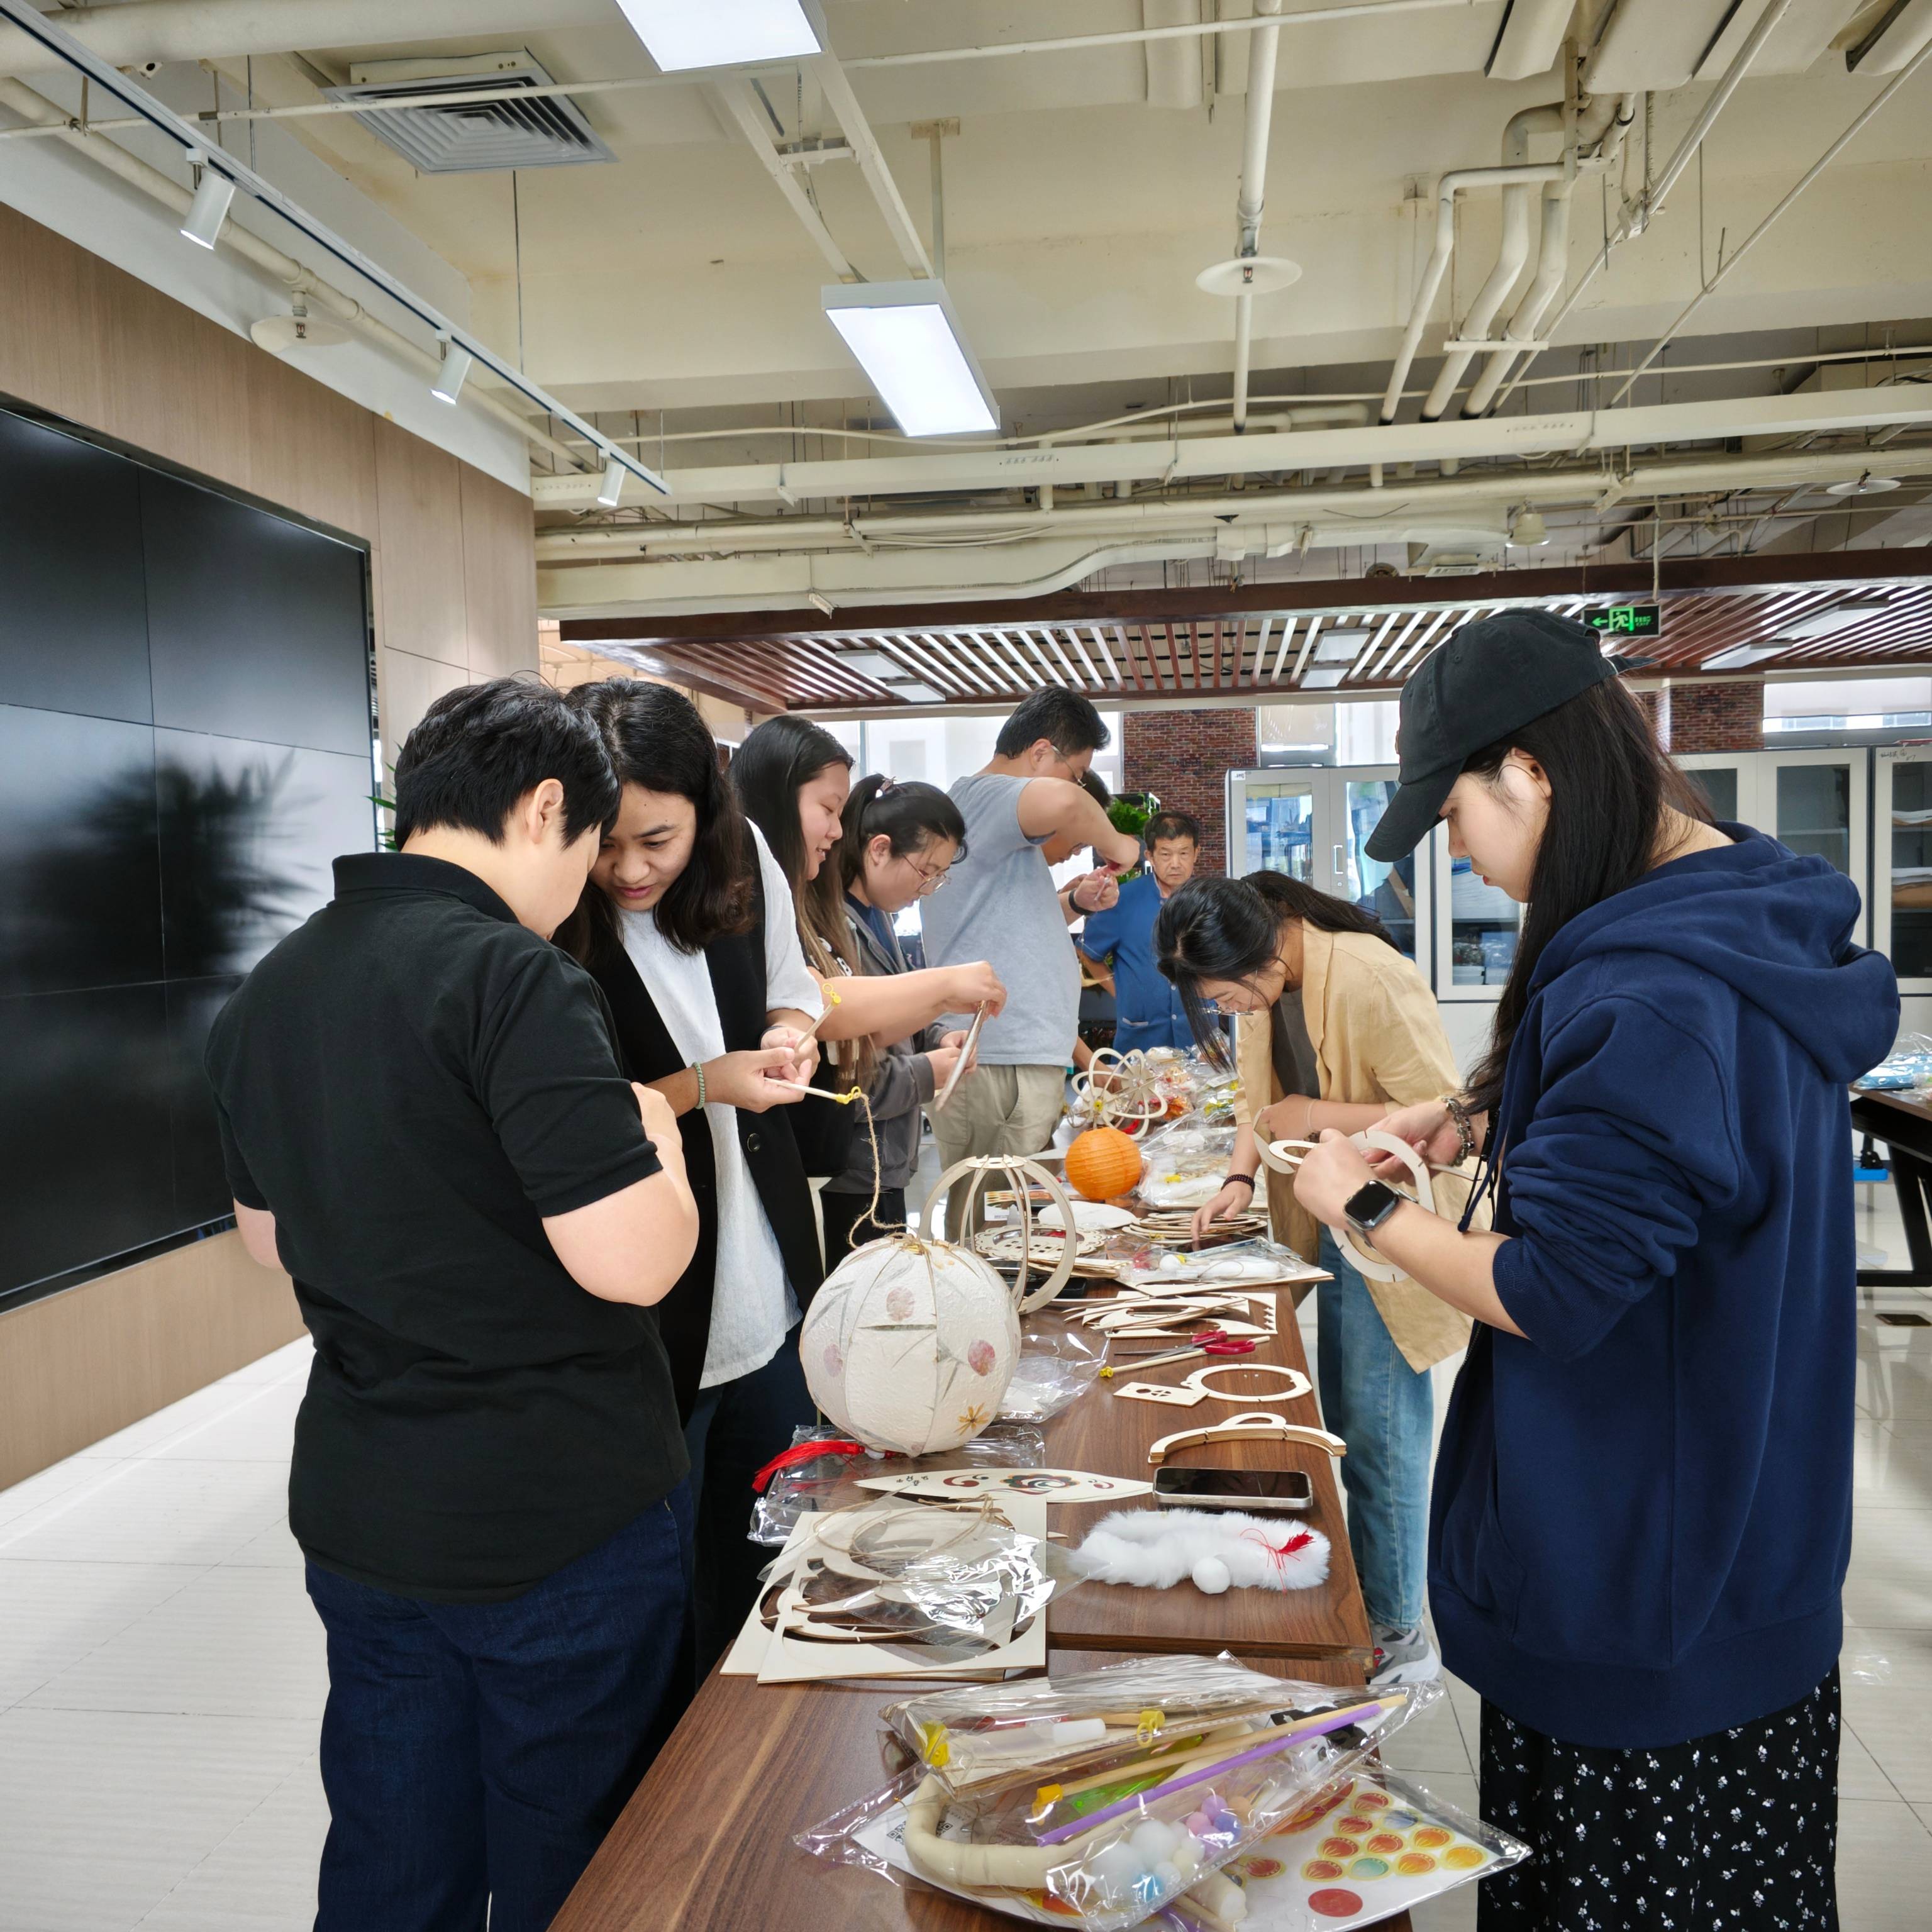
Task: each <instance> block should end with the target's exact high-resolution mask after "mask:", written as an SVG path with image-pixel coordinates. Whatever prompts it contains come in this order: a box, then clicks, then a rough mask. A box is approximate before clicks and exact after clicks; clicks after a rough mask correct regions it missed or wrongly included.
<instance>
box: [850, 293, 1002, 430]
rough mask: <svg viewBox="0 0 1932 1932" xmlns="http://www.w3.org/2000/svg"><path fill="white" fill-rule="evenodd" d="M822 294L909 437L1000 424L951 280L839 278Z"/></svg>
mask: <svg viewBox="0 0 1932 1932" xmlns="http://www.w3.org/2000/svg"><path fill="white" fill-rule="evenodd" d="M819 299H820V302H822V304H823V306H824V309H825V314H826V320H829V322H830V323H831V324H832V327H833V328H834V329H837V330H838V333H839V334H840V335H841V336H843V337H844V340H845V346H846V347H847V348H848V349H850V350H851V352H852V353H853V355H854V356H856V357H857V358H858V360H859V367H860V368H862V369H863V370H864V371H865V374H866V376H867V377H868V378H869V380H871V384H872V386H873V388H874V389H876V390H877V392H878V394H879V398H880V401H882V402H883V404H885V406H886V408H887V409H889V410H890V411H891V412H892V418H893V420H894V421H895V422H897V423H898V426H899V428H901V430H903V431H904V432H905V434H907V436H961V435H967V434H972V433H973V432H974V431H980V432H982V433H983V432H986V431H990V430H995V429H998V428H999V425H1000V419H999V413H998V410H995V407H993V398H992V392H990V391H989V389H987V387H986V380H985V378H984V377H982V376H981V374H980V370H979V366H978V365H977V363H975V362H974V360H973V354H972V351H971V350H970V349H968V347H967V346H966V337H965V332H964V331H963V330H962V329H961V328H960V326H959V318H958V317H956V315H955V314H953V305H952V302H950V299H948V298H947V293H946V285H945V284H944V282H941V281H937V280H932V281H922V282H854V283H846V282H834V283H832V284H831V285H830V286H829V287H826V288H823V289H821V290H820V292H819Z"/></svg>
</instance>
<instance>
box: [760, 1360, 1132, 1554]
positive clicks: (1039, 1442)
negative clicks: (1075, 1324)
mask: <svg viewBox="0 0 1932 1932" xmlns="http://www.w3.org/2000/svg"><path fill="white" fill-rule="evenodd" d="M1094 1373H1095V1374H1096V1375H1097V1374H1098V1373H1100V1371H1099V1370H1098V1369H1097V1368H1096V1370H1095V1371H1094ZM1068 1400H1072V1398H1071V1397H1069V1398H1068ZM849 1441H850V1438H848V1437H846V1436H842V1435H841V1433H840V1432H839V1431H838V1430H836V1429H834V1428H833V1427H831V1425H830V1424H827V1423H820V1424H816V1425H814V1427H811V1428H800V1429H795V1430H793V1432H792V1442H793V1447H795V1448H802V1446H803V1445H805V1444H807V1443H810V1442H827V1443H839V1442H849ZM1045 1462H1046V1434H1045V1433H1044V1432H1043V1430H1041V1429H1040V1427H1038V1426H1037V1423H1035V1422H1033V1421H1026V1420H1021V1421H1004V1420H1003V1421H997V1422H995V1423H994V1424H992V1426H991V1427H989V1428H987V1429H983V1430H981V1431H980V1433H979V1434H978V1435H977V1436H974V1438H973V1439H972V1440H971V1442H962V1444H960V1445H959V1448H956V1449H941V1450H935V1451H934V1452H933V1454H931V1455H930V1456H895V1455H892V1454H889V1453H888V1452H887V1451H884V1450H881V1449H865V1448H861V1449H859V1450H856V1451H853V1450H852V1449H850V1448H844V1449H829V1450H828V1451H826V1454H823V1455H822V1456H814V1457H810V1458H808V1459H807V1460H802V1461H800V1462H796V1463H789V1464H787V1466H786V1467H784V1469H780V1470H778V1471H776V1472H775V1473H774V1474H773V1475H772V1478H771V1480H770V1481H769V1483H768V1484H766V1487H765V1489H764V1491H763V1494H761V1495H760V1496H757V1498H755V1499H754V1502H753V1503H752V1506H751V1528H750V1529H749V1531H748V1532H747V1534H748V1535H749V1536H750V1538H751V1541H753V1542H754V1543H763V1544H769V1545H770V1546H771V1547H772V1548H774V1549H777V1548H779V1547H782V1546H783V1544H784V1542H785V1541H786V1540H787V1538H789V1537H790V1535H791V1533H792V1532H793V1529H795V1528H796V1526H797V1524H798V1521H799V1518H800V1517H805V1516H809V1515H811V1514H813V1513H814V1511H821V1510H835V1509H850V1508H853V1507H855V1506H856V1505H859V1504H862V1503H867V1502H875V1501H877V1492H875V1491H873V1490H862V1489H861V1488H859V1479H860V1478H862V1477H867V1476H886V1475H893V1476H897V1475H910V1474H913V1473H914V1472H918V1471H921V1470H926V1469H1039V1468H1040V1466H1042V1465H1043V1463H1045Z"/></svg>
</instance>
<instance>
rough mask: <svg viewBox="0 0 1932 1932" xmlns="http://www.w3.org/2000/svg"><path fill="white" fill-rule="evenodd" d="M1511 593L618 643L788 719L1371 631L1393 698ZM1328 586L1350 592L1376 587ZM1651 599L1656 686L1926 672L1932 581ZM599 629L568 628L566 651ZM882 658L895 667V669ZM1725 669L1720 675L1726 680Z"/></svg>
mask: <svg viewBox="0 0 1932 1932" xmlns="http://www.w3.org/2000/svg"><path fill="white" fill-rule="evenodd" d="M1834 560H1835V559H1834ZM1795 561H1796V562H1799V563H1809V562H1817V561H1818V559H1795ZM1509 582H1510V580H1508V579H1505V578H1488V579H1485V580H1483V589H1484V592H1487V594H1484V595H1469V597H1467V598H1457V596H1456V595H1455V592H1454V588H1452V586H1451V585H1450V584H1448V583H1421V582H1416V581H1413V580H1412V581H1410V582H1409V583H1408V585H1407V586H1406V588H1407V589H1408V592H1409V595H1408V597H1407V598H1406V599H1404V600H1403V601H1400V602H1395V601H1392V600H1391V598H1390V597H1389V596H1388V595H1387V594H1386V591H1385V586H1384V585H1382V583H1377V584H1376V586H1375V589H1376V592H1378V593H1380V594H1379V595H1376V596H1375V597H1373V598H1365V599H1364V600H1363V601H1357V602H1348V601H1338V602H1336V603H1333V604H1329V605H1328V606H1327V607H1324V608H1322V609H1318V610H1311V609H1308V608H1307V607H1303V608H1301V609H1277V610H1261V611H1259V612H1254V611H1250V610H1232V611H1229V610H1222V611H1217V612H1214V613H1212V614H1205V615H1202V616H1192V617H1190V616H1167V615H1160V616H1156V615H1151V614H1150V615H1145V616H1141V615H1128V614H1124V613H1117V614H1097V615H1096V616H1093V617H1088V618H1084V619H1079V620H1078V621H1070V620H1066V619H1053V620H1049V621H1040V620H1038V619H1032V618H1028V619H1026V620H1025V621H1021V620H1020V619H1019V617H1018V616H1017V615H1016V616H1013V617H1010V618H1009V617H1003V618H1001V619H999V620H998V621H994V622H976V623H971V624H964V625H962V624H959V623H956V622H948V623H944V624H938V623H935V625H933V626H932V627H931V628H928V627H927V626H926V625H923V624H920V623H918V622H907V621H904V616H905V613H894V616H895V622H893V624H892V626H891V628H872V627H871V625H868V623H867V622H866V621H865V613H864V612H862V611H858V610H854V611H851V612H849V613H839V616H838V619H837V621H836V625H833V624H832V623H828V624H826V625H823V626H822V627H819V628H813V629H810V630H798V631H781V632H769V631H767V632H763V633H760V634H756V635H747V636H743V637H736V638H730V639H726V638H722V637H716V636H689V635H686V636H676V635H673V634H664V633H666V632H668V631H670V629H671V628H672V623H673V622H675V620H671V621H670V622H666V623H665V624H664V625H663V627H662V630H661V631H660V629H659V628H658V626H655V625H652V624H651V623H649V622H645V621H643V620H639V621H638V622H637V625H636V629H637V632H638V634H637V636H635V637H634V638H632V639H629V640H624V641H625V643H627V644H628V647H629V648H631V649H634V650H635V651H637V652H646V653H648V654H649V656H650V657H651V658H652V659H654V660H656V661H660V662H661V663H662V664H664V666H665V667H667V669H670V670H673V672H675V671H676V670H679V669H682V670H685V671H688V673H689V674H690V675H691V677H692V678H693V679H695V680H697V681H699V682H709V685H710V686H711V688H730V690H731V691H733V692H737V693H748V694H758V695H762V696H763V697H764V698H765V699H766V700H767V701H769V702H770V703H773V704H775V705H776V706H778V707H780V708H782V709H792V710H808V711H847V710H885V709H892V708H895V707H897V706H904V708H907V709H926V708H929V707H930V706H931V703H932V700H929V699H920V700H908V699H907V698H906V697H904V694H903V691H902V690H901V687H902V686H904V685H908V684H913V683H916V684H919V685H924V686H926V688H928V689H929V690H930V691H936V692H938V694H940V695H939V702H940V703H941V704H943V705H946V706H995V705H1001V706H1004V705H1008V704H1012V703H1017V702H1018V701H1019V700H1020V699H1022V698H1023V697H1025V696H1027V695H1028V694H1029V693H1030V692H1032V691H1041V690H1046V689H1049V688H1063V689H1067V690H1073V691H1082V692H1084V693H1085V694H1086V695H1087V696H1088V697H1091V698H1093V699H1094V700H1095V701H1096V702H1097V703H1121V702H1123V701H1125V702H1127V703H1130V704H1131V703H1133V702H1134V701H1135V700H1136V699H1146V700H1160V699H1166V700H1170V701H1171V700H1175V699H1186V698H1188V697H1207V698H1213V697H1217V696H1218V697H1222V698H1223V699H1226V698H1228V697H1235V698H1246V699H1249V700H1253V701H1256V702H1266V701H1268V700H1271V699H1282V698H1286V697H1291V696H1292V695H1293V694H1295V693H1297V692H1298V691H1302V690H1304V689H1310V690H1313V689H1322V690H1324V691H1326V690H1328V689H1330V688H1336V687H1332V686H1328V685H1323V686H1318V687H1310V686H1309V685H1307V673H1308V672H1309V670H1310V668H1311V667H1313V665H1314V664H1315V663H1316V661H1317V658H1318V652H1319V646H1320V643H1321V640H1322V637H1324V635H1325V634H1332V633H1334V631H1338V630H1339V631H1360V632H1362V633H1364V634H1365V639H1366V640H1365V641H1364V642H1363V643H1361V645H1360V646H1358V648H1357V649H1356V651H1355V655H1354V656H1353V657H1352V659H1350V660H1349V661H1348V662H1347V664H1346V667H1345V669H1344V675H1343V679H1342V683H1341V685H1340V687H1339V688H1340V689H1342V690H1343V691H1347V692H1365V691H1394V690H1396V689H1397V688H1399V687H1400V685H1401V683H1402V682H1403V679H1405V678H1406V677H1407V676H1409V674H1410V673H1412V671H1413V670H1415V667H1416V666H1417V665H1418V664H1420V663H1421V661H1422V660H1423V658H1424V657H1426V656H1427V654H1428V653H1429V652H1430V651H1432V650H1433V649H1436V648H1437V646H1439V645H1440V644H1441V643H1442V642H1443V640H1445V639H1446V638H1447V637H1449V636H1450V635H1451V634H1452V633H1453V632H1454V631H1455V630H1456V629H1457V628H1458V627H1459V626H1460V625H1463V624H1465V623H1467V622H1469V621H1471V620H1472V619H1473V618H1475V617H1478V616H1487V615H1488V614H1490V613H1492V612H1494V611H1496V610H1501V609H1505V608H1508V607H1510V606H1511V604H1521V603H1522V602H1523V601H1526V600H1525V599H1523V598H1521V597H1520V596H1517V595H1511V594H1510V593H1511V591H1513V590H1514V584H1510V589H1508V590H1505V589H1503V588H1502V586H1504V585H1505V584H1506V583H1509ZM1332 587H1333V588H1334V589H1335V590H1336V591H1337V592H1340V593H1341V594H1342V595H1343V596H1344V597H1346V595H1347V594H1348V593H1349V592H1350V591H1351V590H1353V591H1354V592H1356V593H1357V594H1358V595H1360V593H1361V592H1363V591H1364V590H1365V589H1367V588H1368V586H1367V584H1366V583H1363V584H1355V585H1349V584H1346V583H1342V584H1337V585H1335V586H1332ZM1445 593H1447V594H1446V595H1445ZM1090 601H1091V602H1092V603H1093V604H1094V607H1095V609H1096V611H1097V613H1104V612H1106V609H1107V607H1106V604H1105V603H1104V602H1103V600H1102V599H1100V598H1091V600H1090ZM1532 601H1535V602H1536V603H1538V604H1541V606H1542V607H1545V608H1547V609H1550V610H1555V611H1556V612H1558V613H1559V614H1562V615H1564V616H1577V615H1579V614H1580V613H1583V612H1585V611H1586V610H1589V609H1591V608H1592V607H1598V606H1601V605H1603V604H1610V603H1614V602H1622V601H1646V602H1647V601H1651V600H1650V599H1649V598H1648V597H1647V596H1634V595H1632V593H1631V592H1629V591H1628V590H1625V591H1622V592H1620V593H1617V592H1607V591H1604V590H1599V589H1594V588H1592V589H1589V590H1588V591H1585V592H1581V593H1579V592H1577V591H1576V590H1575V589H1571V591H1570V592H1568V593H1557V594H1552V595H1546V596H1542V597H1538V598H1535V599H1534V600H1532ZM1657 601H1659V602H1660V603H1661V604H1662V606H1663V610H1664V628H1663V632H1662V634H1661V636H1658V637H1646V638H1642V639H1639V640H1634V641H1633V642H1632V643H1630V644H1629V645H1628V646H1627V647H1626V648H1627V649H1628V651H1629V652H1631V654H1632V655H1640V656H1641V657H1643V658H1646V659H1648V660H1649V662H1650V664H1651V666H1652V674H1653V675H1670V674H1672V673H1679V674H1694V673H1697V672H1699V671H1700V670H1704V669H1706V668H1708V667H1709V665H1710V661H1711V660H1712V658H1718V657H1721V655H1722V654H1723V653H1724V652H1727V651H1730V650H1733V649H1736V648H1737V647H1739V646H1754V647H1755V646H1763V645H1765V644H1767V643H1779V644H1780V645H1781V648H1779V649H1778V650H1777V651H1776V652H1775V653H1774V654H1773V655H1770V656H1769V657H1766V658H1762V659H1760V660H1759V661H1757V662H1755V663H1754V664H1751V666H1750V667H1749V668H1750V669H1751V670H1752V671H1753V672H1754V673H1763V672H1766V671H1783V670H1805V671H1813V672H1819V673H1823V672H1828V671H1832V670H1852V669H1858V670H1867V669H1877V668H1882V667H1886V666H1889V665H1894V664H1896V665H1901V666H1902V665H1905V664H1923V665H1932V577H1928V576H1925V575H1920V576H1917V577H1903V576H1899V577H1890V578H1887V579H1884V580H1876V581H1872V580H1867V581H1864V582H1857V581H1852V582H1845V581H1840V582H1832V581H1823V582H1820V581H1819V580H1817V579H1816V578H1815V577H1811V578H1808V580H1804V581H1798V582H1789V583H1761V584H1757V585H1753V586H1739V587H1736V588H1725V587H1677V588H1673V587H1672V586H1670V585H1668V584H1667V585H1665V586H1664V588H1663V589H1661V592H1660V594H1659V595H1658V599H1657ZM1841 611H1842V612H1848V613H1849V612H1854V611H1855V613H1857V614H1856V615H1855V616H1852V617H1851V618H1850V619H1849V621H1847V622H1843V623H1842V624H1841V625H1840V626H1839V627H1838V628H1831V629H1826V630H1824V631H1823V632H1822V634H1815V635H1811V636H1808V637H1793V636H1792V635H1791V634H1790V633H1791V631H1792V630H1793V627H1796V628H1798V629H1799V630H1804V629H1806V628H1816V626H1817V620H1818V619H1821V618H1823V617H1825V616H1828V615H1829V614H1830V613H1835V612H1841ZM609 626H610V620H607V619H606V620H600V622H599V624H598V626H597V628H598V631H600V633H601V634H602V635H603V636H604V637H606V638H609V637H610V636H611V632H610V628H609ZM580 628H589V627H587V626H585V627H580V626H577V625H570V624H566V625H565V626H564V635H565V639H566V640H569V639H571V636H572V633H573V631H577V630H579V629H580ZM854 658H858V659H859V662H862V663H871V664H872V668H871V670H870V671H869V672H868V671H866V670H861V669H859V667H858V665H857V664H855V662H854V661H853V660H854ZM874 659H877V660H883V661H884V662H885V663H889V664H892V665H893V666H894V667H895V669H894V670H892V671H890V672H888V671H886V670H884V669H883V667H882V665H881V664H879V663H877V662H873V660H874ZM1731 668H1733V667H1727V666H1724V665H1720V666H1718V670H1719V671H1720V672H1722V671H1724V670H1728V669H1731ZM1737 668H1742V667H1737Z"/></svg>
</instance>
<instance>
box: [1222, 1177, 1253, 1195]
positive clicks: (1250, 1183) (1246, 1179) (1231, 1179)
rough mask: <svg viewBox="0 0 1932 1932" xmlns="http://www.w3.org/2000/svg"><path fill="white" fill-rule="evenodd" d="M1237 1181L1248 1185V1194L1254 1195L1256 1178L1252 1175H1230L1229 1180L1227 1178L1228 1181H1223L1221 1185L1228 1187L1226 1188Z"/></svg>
mask: <svg viewBox="0 0 1932 1932" xmlns="http://www.w3.org/2000/svg"><path fill="white" fill-rule="evenodd" d="M1234 1181H1241V1182H1244V1183H1245V1184H1246V1185H1247V1190H1248V1192H1249V1193H1250V1194H1252V1193H1253V1192H1254V1188H1255V1178H1254V1176H1253V1175H1252V1174H1231V1175H1229V1177H1228V1178H1227V1180H1226V1181H1223V1182H1222V1184H1221V1185H1222V1186H1223V1187H1227V1186H1229V1184H1231V1183H1232V1182H1234Z"/></svg>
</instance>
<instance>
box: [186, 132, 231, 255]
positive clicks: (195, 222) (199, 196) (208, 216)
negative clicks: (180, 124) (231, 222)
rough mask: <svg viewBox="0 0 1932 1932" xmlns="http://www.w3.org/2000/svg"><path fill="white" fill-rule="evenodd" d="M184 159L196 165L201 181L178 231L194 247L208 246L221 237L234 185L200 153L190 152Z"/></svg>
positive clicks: (211, 245) (212, 245) (211, 246)
mask: <svg viewBox="0 0 1932 1932" xmlns="http://www.w3.org/2000/svg"><path fill="white" fill-rule="evenodd" d="M188 159H189V160H190V161H191V162H193V163H195V164H196V166H199V167H200V169H201V180H200V181H199V184H197V185H196V188H195V190H194V199H193V201H192V202H190V204H189V205H188V211H187V219H186V220H184V222H182V223H181V233H182V234H183V235H184V236H187V239H188V240H189V241H190V242H193V244H194V245H195V246H196V248H213V247H214V245H215V243H216V242H218V241H219V240H220V239H221V224H222V223H223V222H224V221H226V220H227V219H228V205H229V202H232V201H233V199H235V184H234V183H233V181H230V180H229V178H228V177H227V176H226V175H220V174H217V173H216V172H215V171H214V169H212V168H211V167H209V166H207V165H206V157H205V156H203V155H202V154H200V153H199V152H196V153H195V154H190V156H189V157H188Z"/></svg>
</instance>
